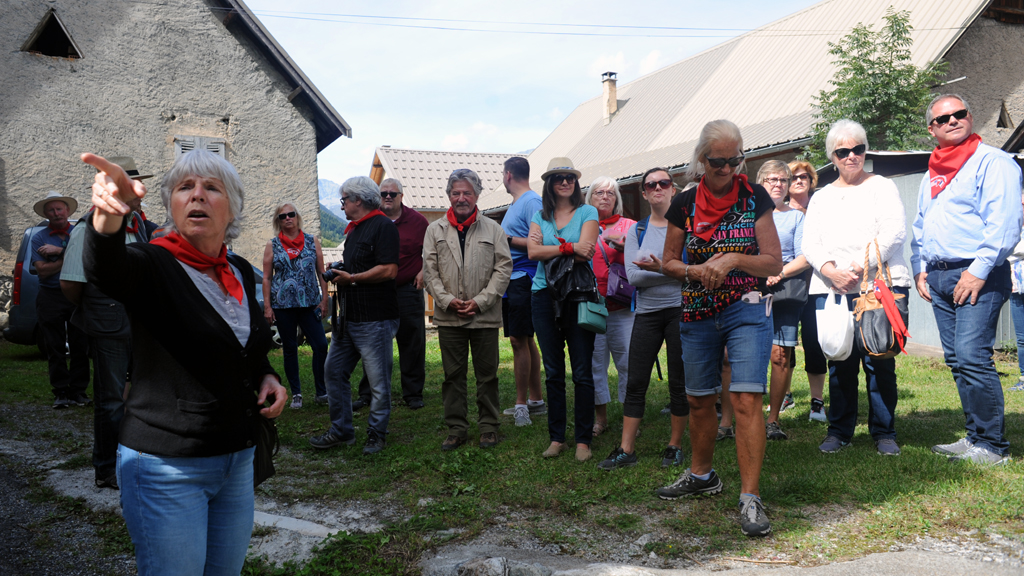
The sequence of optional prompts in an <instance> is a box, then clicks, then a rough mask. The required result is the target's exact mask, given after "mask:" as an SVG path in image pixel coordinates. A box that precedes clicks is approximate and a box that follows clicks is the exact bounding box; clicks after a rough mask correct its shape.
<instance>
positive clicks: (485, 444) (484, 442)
mask: <svg viewBox="0 0 1024 576" xmlns="http://www.w3.org/2000/svg"><path fill="white" fill-rule="evenodd" d="M497 445H498V434H497V433H496V432H484V433H483V434H481V435H480V447H481V448H483V449H484V450H486V449H488V448H494V447H495V446H497Z"/></svg>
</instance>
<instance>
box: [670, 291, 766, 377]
mask: <svg viewBox="0 0 1024 576" xmlns="http://www.w3.org/2000/svg"><path fill="white" fill-rule="evenodd" d="M679 338H680V340H681V342H682V346H683V366H684V370H685V372H686V394H687V395H689V396H710V395H711V394H717V393H719V392H720V391H721V390H722V351H723V350H724V349H725V348H726V347H728V348H729V365H730V366H731V367H732V383H731V384H730V385H729V391H730V392H750V393H753V394H764V393H766V392H767V391H768V360H769V358H770V357H771V350H772V318H771V315H768V316H765V303H764V302H759V303H755V304H748V303H746V302H744V301H742V300H739V301H736V302H735V303H733V304H732V305H730V306H729V307H728V308H726V309H725V310H723V311H722V312H720V313H718V314H716V315H715V316H714V317H712V318H707V319H705V320H697V321H695V322H680V323H679Z"/></svg>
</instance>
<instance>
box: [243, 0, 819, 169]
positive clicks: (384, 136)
mask: <svg viewBox="0 0 1024 576" xmlns="http://www.w3.org/2000/svg"><path fill="white" fill-rule="evenodd" d="M815 3H816V2H815V1H814V0H773V1H771V2H765V1H764V0H735V1H730V2H721V1H718V2H711V1H707V0H702V1H692V0H676V1H658V2H644V1H634V2H621V1H619V2H607V1H603V0H600V1H598V0H591V1H576V0H568V1H551V0H548V1H539V0H517V1H516V2H507V1H506V2H470V1H467V0H461V1H455V0H453V1H446V2H422V1H420V2H413V1H381V0H378V1H374V2H367V1H331V0H289V1H288V2H281V1H280V0H248V5H249V7H250V8H251V9H252V10H253V11H254V12H255V13H256V14H257V16H258V17H259V18H260V20H261V21H262V22H263V23H264V25H265V26H267V28H268V29H269V30H270V31H271V33H273V34H274V36H275V37H276V38H277V40H278V42H280V43H281V45H282V46H284V48H285V49H286V50H287V51H288V53H289V54H290V55H291V57H292V58H293V59H294V60H295V61H296V62H297V63H298V65H299V66H300V67H301V68H302V69H303V70H304V71H305V73H306V75H307V76H309V78H310V79H311V80H312V81H313V83H314V84H316V86H317V87H318V88H319V89H320V91H321V92H322V93H323V94H324V96H326V98H327V99H328V100H329V101H330V102H331V104H333V105H334V107H335V109H336V110H338V112H339V113H340V114H341V115H342V117H344V118H345V120H346V121H347V122H348V123H349V125H351V126H352V132H353V137H352V139H348V138H341V139H339V140H338V141H336V142H335V143H334V144H332V145H331V146H329V147H328V148H327V149H325V150H324V151H323V152H321V153H320V156H319V167H320V177H321V178H327V179H330V180H334V181H335V182H341V181H343V180H344V179H345V178H348V177H350V176H356V175H368V174H369V170H370V164H371V163H372V161H373V151H374V149H375V148H376V147H377V146H381V145H385V144H390V145H391V146H392V147H394V148H414V149H424V150H450V151H473V152H522V151H525V150H530V149H532V148H535V147H536V146H537V145H538V144H539V143H540V142H541V141H542V140H543V139H544V138H545V137H546V136H547V135H548V134H549V133H551V131H552V130H553V129H554V128H555V127H556V126H558V124H559V123H560V122H561V121H562V120H564V119H565V117H566V116H567V115H568V114H569V113H570V112H571V111H572V110H573V109H574V108H575V107H576V106H577V105H579V104H580V103H581V102H583V101H585V100H589V99H591V98H594V97H595V96H599V95H600V94H601V73H602V72H605V71H609V70H610V71H614V72H618V74H619V83H620V84H623V83H626V82H629V81H630V80H634V79H636V78H638V77H640V76H642V75H644V74H648V73H650V72H653V71H655V70H658V69H659V68H662V67H664V66H666V65H668V64H671V63H673V62H676V61H678V60H681V59H683V58H686V57H688V56H691V55H693V54H697V53H699V52H701V51H703V50H706V49H707V48H710V47H712V46H714V45H716V44H719V43H721V42H723V41H725V40H727V39H728V38H731V37H734V36H736V35H739V34H742V33H744V32H745V31H747V30H750V29H753V28H757V27H759V26H762V25H764V24H767V23H769V22H773V21H775V20H778V19H780V18H783V17H785V16H787V15H789V14H791V13H793V12H796V11H799V10H801V9H803V8H806V7H808V6H811V5H813V4H815ZM750 80H751V81H752V82H757V81H758V79H757V78H750ZM784 80H785V79H777V80H776V81H784Z"/></svg>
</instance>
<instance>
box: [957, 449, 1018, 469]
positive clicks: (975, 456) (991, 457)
mask: <svg viewBox="0 0 1024 576" xmlns="http://www.w3.org/2000/svg"><path fill="white" fill-rule="evenodd" d="M949 461H950V462H974V463H975V464H981V465H982V466H998V465H1000V464H1006V463H1007V462H1009V461H1010V457H1009V456H1003V455H1001V454H996V453H995V452H990V451H988V450H985V449H984V448H982V447H981V446H972V447H971V449H970V450H968V451H967V452H964V453H963V454H957V455H955V456H950V457H949Z"/></svg>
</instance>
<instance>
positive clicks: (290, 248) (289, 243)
mask: <svg viewBox="0 0 1024 576" xmlns="http://www.w3.org/2000/svg"><path fill="white" fill-rule="evenodd" d="M277 239H278V240H280V241H281V247H282V248H284V251H285V252H286V253H287V254H288V259H289V260H295V259H296V258H298V257H299V254H301V253H302V248H303V246H305V244H306V235H305V234H303V233H302V230H299V235H298V236H296V237H295V239H294V240H289V239H288V237H287V236H285V235H284V232H281V233H279V234H278V235H277Z"/></svg>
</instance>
